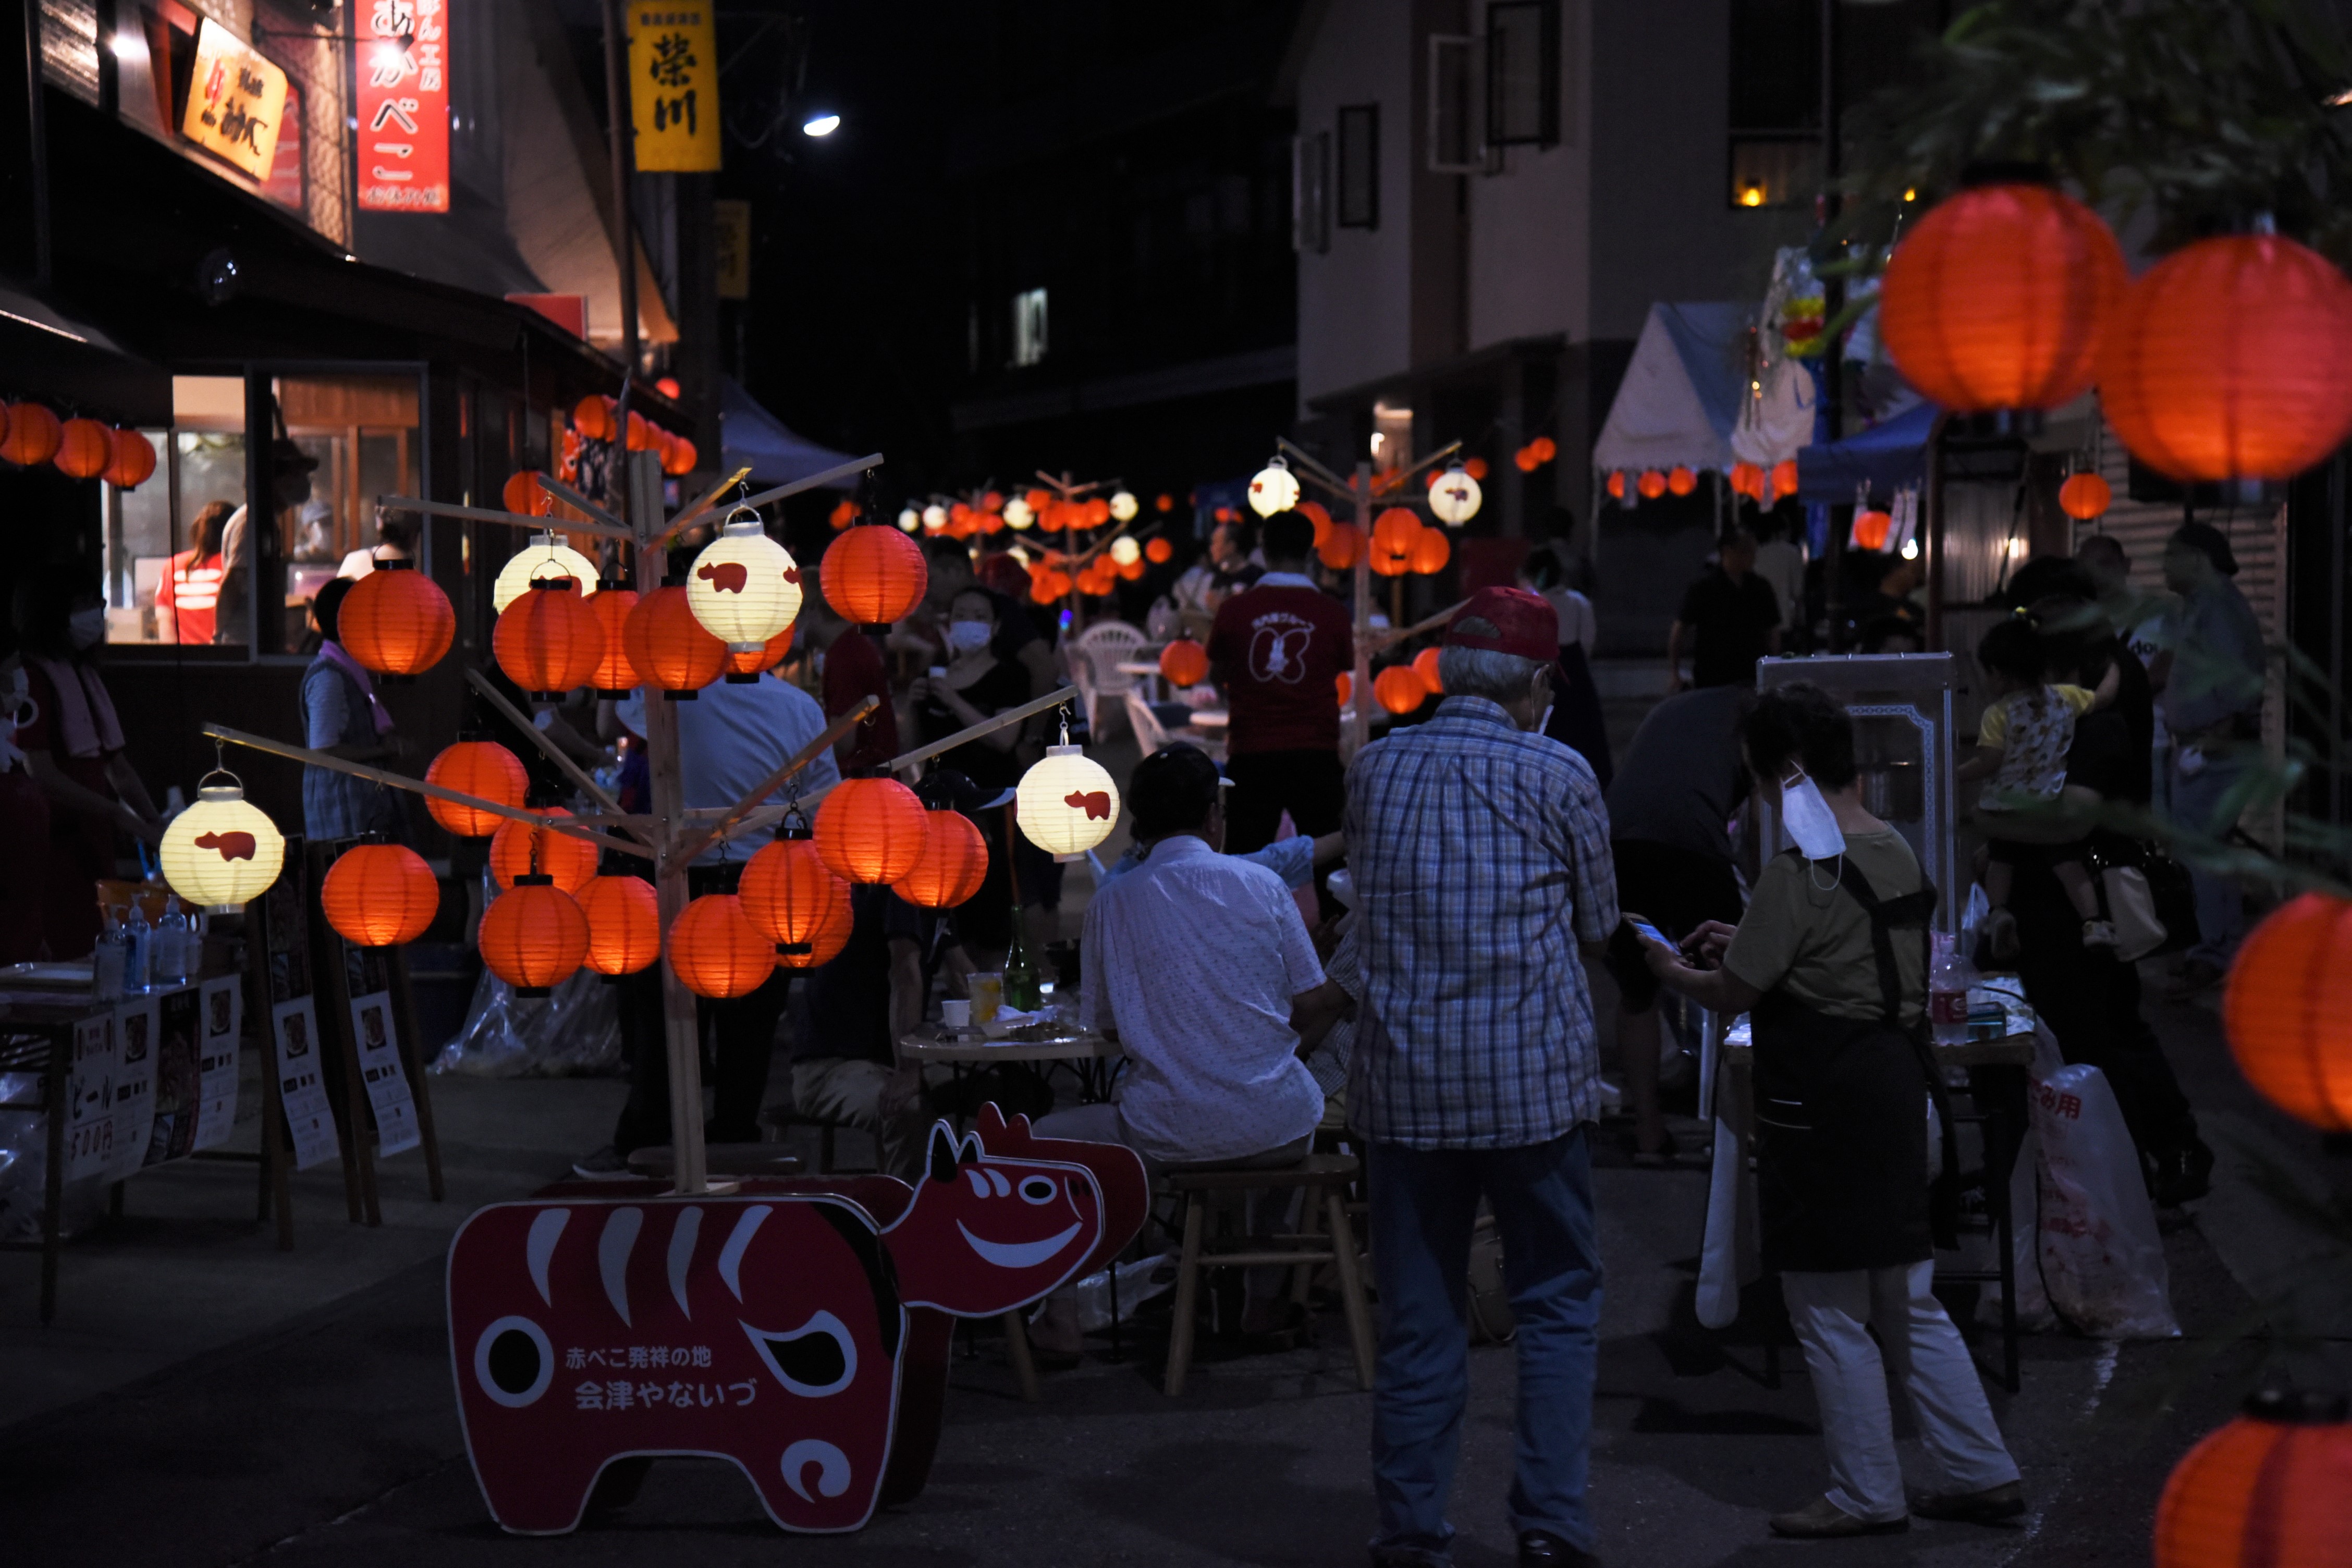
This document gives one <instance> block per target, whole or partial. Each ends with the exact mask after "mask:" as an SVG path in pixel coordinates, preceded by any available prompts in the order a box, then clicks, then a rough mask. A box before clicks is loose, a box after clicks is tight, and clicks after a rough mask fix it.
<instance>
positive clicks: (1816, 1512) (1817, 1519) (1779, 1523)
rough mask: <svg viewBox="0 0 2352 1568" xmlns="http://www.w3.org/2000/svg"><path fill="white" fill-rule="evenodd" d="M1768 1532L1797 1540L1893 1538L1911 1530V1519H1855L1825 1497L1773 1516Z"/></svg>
mask: <svg viewBox="0 0 2352 1568" xmlns="http://www.w3.org/2000/svg"><path fill="white" fill-rule="evenodd" d="M1770 1522H1771V1526H1772V1533H1773V1534H1775V1535H1787V1536H1792V1537H1794V1538H1795V1539H1797V1540H1799V1541H1832V1540H1836V1539H1838V1538H1840V1537H1843V1536H1848V1535H1896V1534H1900V1533H1901V1532H1902V1531H1906V1530H1908V1529H1910V1528H1911V1516H1910V1515H1909V1514H1905V1515H1904V1516H1903V1517H1902V1518H1900V1519H1883V1520H1877V1521H1872V1520H1867V1519H1856V1518H1855V1517H1854V1516H1853V1515H1852V1514H1850V1513H1848V1512H1846V1510H1843V1509H1842V1508H1840V1507H1838V1505H1837V1504H1835V1503H1833V1502H1832V1501H1830V1500H1829V1499H1827V1498H1825V1497H1817V1498H1815V1499H1814V1500H1812V1501H1811V1502H1809V1503H1807V1504H1806V1505H1805V1506H1804V1507H1802V1508H1801V1509H1798V1510H1796V1511H1795V1512H1793V1513H1776V1514H1774V1515H1773V1516H1772V1518H1771V1521H1770Z"/></svg>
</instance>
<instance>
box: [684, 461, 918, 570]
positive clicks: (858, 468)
mask: <svg viewBox="0 0 2352 1568" xmlns="http://www.w3.org/2000/svg"><path fill="white" fill-rule="evenodd" d="M881 466H882V454H881V453H879V452H868V453H866V456H864V457H862V458H852V459H850V460H849V461H848V462H846V463H841V464H837V465H835V467H833V468H827V469H825V471H824V472H823V473H821V474H811V475H810V476H809V477H808V478H806V479H794V480H793V482H792V483H791V484H788V485H778V486H777V487H776V488H775V489H768V490H761V492H760V493H759V494H757V495H751V496H745V497H744V498H743V499H742V500H739V501H732V502H730V503H729V506H728V510H730V511H732V510H734V509H735V508H736V507H739V506H748V507H750V508H751V510H753V511H757V510H760V509H761V507H763V506H765V505H767V504H768V503H769V502H770V501H772V500H783V499H784V498H785V497H786V496H796V495H798V494H800V493H801V492H802V491H803V490H813V489H819V488H820V487H822V486H824V485H826V484H829V483H831V482H832V481H833V480H835V479H841V478H844V477H845V476H846V475H849V474H855V473H861V472H863V471H864V470H866V469H867V468H880V467H881ZM710 510H717V509H716V508H712V509H710ZM702 515H708V513H707V512H706V513H704V514H702ZM697 521H699V518H698V516H697V515H695V514H691V513H680V514H679V516H678V520H677V521H675V522H672V523H669V524H667V525H666V526H665V527H664V528H663V529H662V531H660V532H659V533H656V535H654V537H653V539H652V540H651V541H650V542H647V544H646V549H648V550H659V549H660V548H662V546H664V545H666V544H667V543H668V542H670V541H671V540H673V539H675V538H677V536H678V535H679V534H680V533H682V532H684V531H686V530H687V529H688V528H690V527H692V526H693V525H694V524H695V523H696V522H697Z"/></svg>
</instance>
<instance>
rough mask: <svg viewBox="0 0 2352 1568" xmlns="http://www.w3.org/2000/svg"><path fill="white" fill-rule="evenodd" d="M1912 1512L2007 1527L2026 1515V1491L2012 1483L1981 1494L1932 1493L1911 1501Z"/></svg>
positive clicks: (1955, 1521)
mask: <svg viewBox="0 0 2352 1568" xmlns="http://www.w3.org/2000/svg"><path fill="white" fill-rule="evenodd" d="M1911 1511H1912V1512H1913V1513H1916V1514H1917V1515H1918V1516H1919V1517H1920V1518H1921V1519H1940V1520H1947V1521H1951V1522H1953V1523H1956V1524H2006V1523H2008V1522H2009V1521H2011V1520H2013V1519H2016V1518H2018V1517H2019V1516H2021V1514H2023V1513H2024V1512H2025V1488H2024V1486H2023V1485H2022V1484H2021V1483H2020V1482H2017V1481H2011V1482H2009V1483H2008V1484H2007V1485H2005V1486H1998V1487H1989V1488H1987V1489H1985V1490H1983V1491H1980V1492H1946V1493H1941V1494H1936V1493H1928V1494H1926V1495H1923V1496H1919V1497H1915V1498H1913V1499H1912V1500H1911Z"/></svg>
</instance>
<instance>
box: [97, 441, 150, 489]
mask: <svg viewBox="0 0 2352 1568" xmlns="http://www.w3.org/2000/svg"><path fill="white" fill-rule="evenodd" d="M154 474H155V443H154V442H152V441H150V440H149V439H147V437H144V436H142V435H141V434H140V433H139V432H138V431H136V430H117V431H116V432H115V433H114V460H113V461H112V462H110V463H109V464H107V466H106V472H105V473H103V474H101V475H100V476H99V477H100V479H104V480H105V481H106V482H107V483H108V484H110V485H112V486H113V487H114V488H115V489H119V490H135V489H138V488H139V487H140V486H141V485H143V484H145V483H146V482H147V481H148V480H149V479H152V478H153V477H154Z"/></svg>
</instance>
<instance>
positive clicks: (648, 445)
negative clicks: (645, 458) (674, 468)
mask: <svg viewBox="0 0 2352 1568" xmlns="http://www.w3.org/2000/svg"><path fill="white" fill-rule="evenodd" d="M628 447H629V450H630V451H632V452H654V451H658V450H660V449H661V428H660V426H656V424H655V423H654V422H653V421H652V420H650V419H648V418H646V416H644V415H642V414H640V413H638V412H637V411H636V410H635V409H631V410H630V411H629V436H628Z"/></svg>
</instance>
